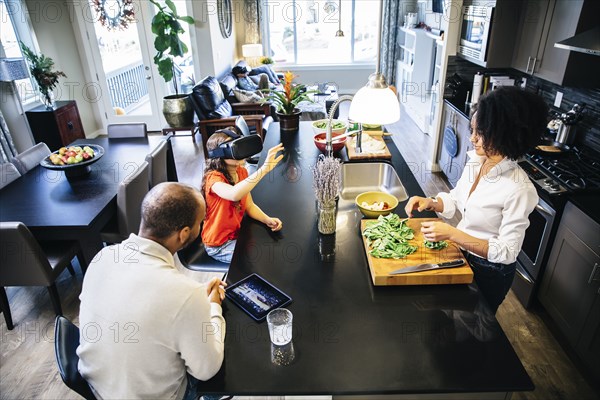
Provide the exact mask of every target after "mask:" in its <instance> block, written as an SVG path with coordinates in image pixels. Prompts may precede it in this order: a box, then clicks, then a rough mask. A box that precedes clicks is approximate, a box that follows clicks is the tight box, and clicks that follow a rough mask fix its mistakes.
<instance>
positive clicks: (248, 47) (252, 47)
mask: <svg viewBox="0 0 600 400" xmlns="http://www.w3.org/2000/svg"><path fill="white" fill-rule="evenodd" d="M242 55H243V56H244V57H260V56H262V55H263V48H262V44H260V43H257V44H245V45H243V46H242Z"/></svg>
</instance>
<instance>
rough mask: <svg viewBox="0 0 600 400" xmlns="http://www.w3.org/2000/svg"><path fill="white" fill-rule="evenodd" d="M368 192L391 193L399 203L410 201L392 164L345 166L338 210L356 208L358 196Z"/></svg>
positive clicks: (374, 163) (348, 164) (343, 166)
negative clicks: (355, 203)
mask: <svg viewBox="0 0 600 400" xmlns="http://www.w3.org/2000/svg"><path fill="white" fill-rule="evenodd" d="M368 191H380V192H386V193H389V194H391V195H393V196H396V198H397V199H398V201H399V202H402V201H404V200H406V199H408V194H407V193H406V190H405V189H404V186H403V185H402V182H400V177H398V174H397V173H396V170H394V167H393V166H392V165H391V164H388V163H383V162H368V163H345V164H343V165H342V188H341V193H340V200H339V202H338V208H340V209H344V208H347V207H354V200H355V199H356V196H358V195H359V194H361V193H362V192H368Z"/></svg>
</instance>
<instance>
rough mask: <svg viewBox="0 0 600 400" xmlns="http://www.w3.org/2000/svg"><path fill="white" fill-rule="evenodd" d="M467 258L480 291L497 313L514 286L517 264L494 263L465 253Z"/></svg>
mask: <svg viewBox="0 0 600 400" xmlns="http://www.w3.org/2000/svg"><path fill="white" fill-rule="evenodd" d="M465 257H466V258H467V261H468V262H469V264H470V265H471V268H472V269H473V273H474V274H475V282H476V283H477V286H478V287H479V291H480V292H481V294H483V297H484V298H485V300H486V301H487V303H488V305H489V306H490V309H491V310H492V312H493V313H496V311H497V310H498V307H499V306H500V304H501V303H502V301H503V300H504V298H505V297H506V294H507V293H508V290H509V289H510V287H511V285H512V281H513V278H514V277H515V271H516V269H517V263H516V262H514V263H512V264H500V263H493V262H490V261H488V260H486V259H485V258H481V257H477V256H476V255H473V254H471V253H468V252H465Z"/></svg>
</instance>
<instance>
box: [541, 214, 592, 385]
mask: <svg viewBox="0 0 600 400" xmlns="http://www.w3.org/2000/svg"><path fill="white" fill-rule="evenodd" d="M599 232H600V224H598V223H597V222H595V221H594V220H593V219H591V218H590V217H589V216H587V215H586V214H584V213H583V212H582V211H581V210H580V209H579V208H577V207H575V206H574V205H573V204H572V203H570V202H569V203H567V206H566V207H565V211H564V213H563V216H562V219H561V221H560V226H559V228H558V232H557V233H556V239H555V240H554V245H553V248H552V252H551V253H550V258H549V260H548V264H547V266H546V272H545V274H544V279H543V281H542V285H541V287H540V291H539V299H540V301H541V302H542V304H543V305H544V307H545V308H546V310H547V311H548V314H550V316H551V317H552V319H553V320H554V322H556V324H557V325H558V328H559V329H560V330H561V331H562V333H563V334H564V335H565V336H566V338H567V340H568V341H569V343H570V344H571V346H572V347H573V348H574V349H575V352H576V353H577V354H578V356H579V357H580V358H581V360H582V361H583V362H584V363H585V364H586V365H587V366H588V367H589V368H590V370H591V372H592V374H593V375H594V376H595V377H597V378H598V379H600V363H599V362H598V360H600V255H599V253H600V252H599V251H598V250H599V249H600V235H598V233H599Z"/></svg>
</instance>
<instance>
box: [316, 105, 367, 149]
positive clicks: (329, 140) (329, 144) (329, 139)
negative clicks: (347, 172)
mask: <svg viewBox="0 0 600 400" xmlns="http://www.w3.org/2000/svg"><path fill="white" fill-rule="evenodd" d="M353 98H354V96H352V95H349V94H345V95H343V96H340V98H339V99H337V100H336V101H335V103H333V105H332V106H331V109H330V110H329V118H328V121H327V131H326V133H325V152H326V153H327V157H331V156H332V155H333V138H332V136H331V121H332V120H333V114H335V110H337V109H338V107H339V106H340V103H342V102H344V101H352V99H353ZM361 131H362V125H360V124H359V131H358V132H359V133H358V136H359V137H360V132H361ZM359 143H360V139H358V138H357V148H358V149H359V148H360V145H359Z"/></svg>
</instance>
